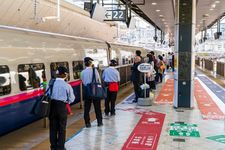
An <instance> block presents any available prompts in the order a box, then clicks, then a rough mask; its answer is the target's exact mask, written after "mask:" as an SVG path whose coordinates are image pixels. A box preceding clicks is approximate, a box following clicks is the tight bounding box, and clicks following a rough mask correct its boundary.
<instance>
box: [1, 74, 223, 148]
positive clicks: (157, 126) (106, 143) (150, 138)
mask: <svg viewBox="0 0 225 150" xmlns="http://www.w3.org/2000/svg"><path fill="white" fill-rule="evenodd" d="M204 74H205V73H204ZM204 74H203V73H202V72H200V71H198V75H199V76H205V75H204ZM171 77H172V73H168V74H167V77H166V79H167V78H171ZM208 79H209V80H211V79H213V78H212V77H210V78H208ZM196 80H198V81H199V83H200V84H201V85H202V87H203V88H204V90H206V91H207V93H208V94H209V95H210V97H211V98H212V100H213V101H214V103H215V104H216V105H220V106H218V109H220V110H221V111H222V113H224V114H225V105H224V103H223V100H220V98H219V97H218V90H217V92H216V91H213V90H212V89H210V88H211V87H212V85H208V86H207V84H205V83H204V82H203V81H202V80H200V78H198V77H196ZM215 81H216V82H220V81H219V80H215ZM216 82H212V83H211V84H215V85H217V83H216ZM164 84H165V82H164V83H163V84H159V85H158V86H157V90H156V91H155V92H154V99H156V98H157V96H158V95H159V93H160V90H161V89H162V86H164ZM217 87H219V88H222V90H223V91H224V87H221V86H218V85H217ZM220 90H221V89H220ZM224 93H225V91H224ZM165 95H166V94H165ZM132 98H133V94H132V86H130V85H128V86H127V87H126V88H123V89H122V90H121V91H120V93H119V97H118V102H119V103H118V104H117V105H116V116H113V117H106V116H104V119H103V124H104V125H103V126H102V127H97V123H96V120H95V115H94V113H93V112H92V114H91V116H92V117H91V118H92V120H93V122H92V127H91V128H85V127H84V122H83V119H82V110H78V109H77V108H76V109H75V114H74V115H73V116H71V117H70V118H69V121H68V128H67V142H66V149H67V150H120V149H123V150H128V149H132V150H133V149H136V150H147V149H149V150H155V149H157V150H225V122H224V119H221V118H220V119H217V120H215V119H210V118H209V119H207V118H203V115H202V110H200V108H201V107H200V105H199V103H197V100H195V101H194V107H193V109H189V110H188V109H174V108H173V104H172V103H171V102H169V101H168V103H167V102H165V103H153V105H152V106H144V107H143V106H138V105H137V104H136V103H132ZM203 100H204V99H203ZM203 102H204V101H203ZM204 105H205V106H208V103H205V104H204ZM76 107H77V106H76ZM201 109H202V108H201ZM102 110H103V109H102ZM204 111H205V110H204ZM157 117H158V118H157ZM164 117H165V119H164V120H163V118H164ZM172 123H175V124H173V125H177V126H171V125H172ZM37 124H38V125H37ZM40 124H41V121H39V122H36V123H34V124H31V125H29V126H27V127H25V128H23V129H20V130H18V131H15V132H13V133H10V134H8V135H6V136H4V137H0V149H4V150H5V149H34V150H48V149H49V140H48V129H43V128H41V127H40ZM143 124H146V126H145V125H143ZM186 124H188V126H185V125H186ZM191 124H192V125H191ZM195 125H196V126H195ZM178 126H179V127H178ZM34 128H36V129H37V130H36V131H35V130H34ZM32 129H33V134H32V132H31V131H32ZM172 130H173V131H172ZM160 131H161V132H160ZM185 131H187V132H185ZM176 132H178V133H177V134H176ZM192 132H193V134H192ZM182 133H183V134H182ZM198 133H199V135H200V136H199V135H198ZM170 134H173V135H170ZM28 135H29V136H28ZM218 135H221V137H220V138H218V137H215V136H218ZM26 137H27V138H26ZM210 138H211V139H210Z"/></svg>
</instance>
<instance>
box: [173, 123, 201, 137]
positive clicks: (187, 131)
mask: <svg viewBox="0 0 225 150" xmlns="http://www.w3.org/2000/svg"><path fill="white" fill-rule="evenodd" d="M170 136H189V137H200V134H199V131H198V127H197V125H196V124H186V123H171V124H170Z"/></svg>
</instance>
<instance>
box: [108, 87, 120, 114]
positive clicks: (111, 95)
mask: <svg viewBox="0 0 225 150" xmlns="http://www.w3.org/2000/svg"><path fill="white" fill-rule="evenodd" d="M116 97H117V92H110V91H109V89H108V90H107V98H106V100H105V114H109V112H110V113H111V115H112V114H115V102H116ZM110 103H111V108H110V106H109V105H110Z"/></svg>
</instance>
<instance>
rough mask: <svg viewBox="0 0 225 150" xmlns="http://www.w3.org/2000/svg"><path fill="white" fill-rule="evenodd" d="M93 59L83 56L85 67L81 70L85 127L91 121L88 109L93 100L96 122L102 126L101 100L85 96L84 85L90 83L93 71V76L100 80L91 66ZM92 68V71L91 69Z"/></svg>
mask: <svg viewBox="0 0 225 150" xmlns="http://www.w3.org/2000/svg"><path fill="white" fill-rule="evenodd" d="M92 62H93V59H92V58H90V57H85V58H84V64H85V67H86V68H85V69H84V70H83V71H82V72H81V80H82V83H83V87H84V88H83V89H84V90H83V92H84V94H83V99H84V121H85V125H86V127H87V128H90V127H91V123H90V115H89V112H90V109H91V103H92V102H93V104H94V108H95V114H96V118H97V123H98V126H102V125H103V123H102V111H101V100H100V99H94V100H93V99H91V98H90V97H88V96H87V94H85V93H87V91H86V89H87V88H85V87H87V86H88V84H90V83H92V77H93V72H94V73H95V77H96V81H97V82H99V83H100V82H101V81H100V77H99V73H98V71H97V69H96V68H94V66H93V63H92ZM93 70H94V71H93Z"/></svg>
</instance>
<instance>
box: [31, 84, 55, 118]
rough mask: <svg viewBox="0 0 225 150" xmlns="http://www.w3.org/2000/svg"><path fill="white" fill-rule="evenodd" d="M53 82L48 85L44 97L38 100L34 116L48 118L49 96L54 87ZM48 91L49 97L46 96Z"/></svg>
mask: <svg viewBox="0 0 225 150" xmlns="http://www.w3.org/2000/svg"><path fill="white" fill-rule="evenodd" d="M50 82H51V81H50ZM54 83H55V80H53V81H52V83H51V84H49V88H48V89H47V90H46V91H45V93H44V95H43V96H42V97H41V99H40V100H38V101H37V103H36V104H35V106H34V111H33V112H34V114H35V115H37V116H40V117H48V116H49V112H50V103H51V99H50V98H51V95H52V89H53V86H54ZM49 90H50V92H51V93H50V95H47V93H48V91H49Z"/></svg>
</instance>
